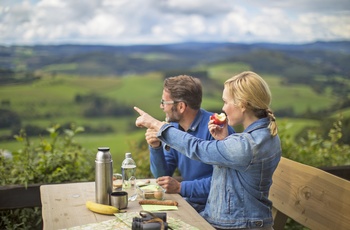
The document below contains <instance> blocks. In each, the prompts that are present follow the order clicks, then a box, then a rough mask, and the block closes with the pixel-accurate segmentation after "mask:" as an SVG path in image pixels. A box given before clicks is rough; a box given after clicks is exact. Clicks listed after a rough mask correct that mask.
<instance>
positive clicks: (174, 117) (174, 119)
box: [165, 107, 180, 123]
mask: <svg viewBox="0 0 350 230" xmlns="http://www.w3.org/2000/svg"><path fill="white" fill-rule="evenodd" d="M179 121H180V117H179V116H178V114H177V108H176V107H172V108H171V117H168V116H167V117H165V122H177V123H178V122H179Z"/></svg>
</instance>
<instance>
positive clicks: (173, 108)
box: [160, 90, 181, 122]
mask: <svg viewBox="0 0 350 230" xmlns="http://www.w3.org/2000/svg"><path fill="white" fill-rule="evenodd" d="M162 100H163V101H164V103H163V104H162V103H161V104H160V108H161V109H162V110H163V111H164V113H165V121H166V122H179V121H180V120H181V114H179V113H178V111H177V105H178V104H177V103H176V102H174V100H173V99H172V98H171V97H170V93H169V92H167V91H166V90H163V94H162Z"/></svg>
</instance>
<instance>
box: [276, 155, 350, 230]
mask: <svg viewBox="0 0 350 230" xmlns="http://www.w3.org/2000/svg"><path fill="white" fill-rule="evenodd" d="M269 198H270V199H271V201H272V202H273V206H274V208H276V209H277V210H279V211H280V212H282V213H284V214H285V215H287V216H289V217H290V218H292V219H293V220H295V221H297V222H298V223H300V224H302V225H303V226H305V227H308V228H310V229H319V230H322V229H325V230H328V229H338V230H341V229H349V226H350V215H349V213H350V182H349V181H347V180H344V179H342V178H339V177H337V176H334V175H331V174H330V173H327V172H324V171H323V170H320V169H317V168H315V167H311V166H308V165H304V164H301V163H298V162H295V161H292V160H289V159H287V158H283V157H282V159H281V161H280V163H279V165H278V167H277V169H276V171H275V173H274V175H273V184H272V186H271V190H270V196H269ZM275 229H277V228H275Z"/></svg>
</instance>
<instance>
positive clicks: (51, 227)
mask: <svg viewBox="0 0 350 230" xmlns="http://www.w3.org/2000/svg"><path fill="white" fill-rule="evenodd" d="M40 194H41V203H42V217H43V225H44V229H47V230H55V229H64V228H70V227H75V226H81V225H86V224H90V223H99V222H102V221H107V220H111V219H113V218H114V219H115V218H116V217H115V216H108V215H101V214H97V213H93V212H91V211H90V210H88V209H87V208H86V206H85V203H86V201H88V200H91V201H95V182H81V183H68V184H52V185H42V186H40ZM165 199H166V200H176V201H177V202H178V210H176V211H166V213H167V215H168V216H169V217H172V218H176V219H180V220H182V221H183V222H185V223H187V224H190V225H191V226H194V227H197V228H198V229H205V230H206V229H214V228H213V227H212V226H211V225H210V224H209V223H208V222H206V220H205V219H203V218H202V217H201V216H200V215H199V214H198V213H197V211H196V210H195V209H193V208H192V206H191V205H189V204H188V203H187V202H186V201H185V200H184V199H183V198H182V197H181V196H180V195H178V194H165ZM125 210H126V211H127V212H139V211H141V210H142V207H141V205H140V204H139V203H138V200H136V201H132V202H129V204H128V208H127V209H125Z"/></svg>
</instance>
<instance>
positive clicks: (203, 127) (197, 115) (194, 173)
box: [146, 75, 233, 212]
mask: <svg viewBox="0 0 350 230" xmlns="http://www.w3.org/2000/svg"><path fill="white" fill-rule="evenodd" d="M201 103H202V85H201V82H200V80H199V79H198V78H194V77H191V76H187V75H180V76H176V77H170V78H167V79H165V80H164V85H163V95H162V99H161V103H160V108H161V109H162V110H163V111H164V113H165V117H166V121H167V122H170V123H171V124H172V125H174V126H175V127H176V128H178V129H180V130H183V131H186V132H187V133H189V134H191V135H193V136H196V137H199V138H202V139H205V140H213V137H212V136H211V134H210V132H209V130H208V122H209V120H210V116H211V115H212V113H210V112H208V111H206V110H204V109H201V108H200V107H201ZM229 133H230V134H231V133H233V129H232V128H231V127H229ZM146 140H147V143H148V144H149V149H150V161H151V162H150V164H151V172H152V174H153V176H154V177H155V178H157V183H158V184H159V185H160V186H162V187H163V188H164V189H165V190H166V192H167V193H179V194H180V195H181V196H183V197H184V198H185V199H186V200H187V201H188V202H189V203H190V204H191V205H192V206H193V207H194V208H195V209H196V210H197V211H198V212H201V211H203V210H204V207H205V203H206V201H207V197H208V195H209V190H210V182H211V176H212V172H213V167H212V166H211V165H207V164H204V163H201V162H200V161H196V160H191V159H189V158H188V157H186V156H184V155H183V154H181V153H179V152H177V151H176V150H174V149H172V148H170V147H169V146H166V145H163V144H162V143H161V142H160V141H159V139H158V138H157V137H156V133H155V132H154V131H153V130H150V129H148V130H147V131H146ZM176 169H178V170H179V172H180V174H181V177H182V179H183V180H182V181H181V182H180V181H178V180H176V179H175V178H173V177H172V176H173V174H174V172H175V170H176Z"/></svg>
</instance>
